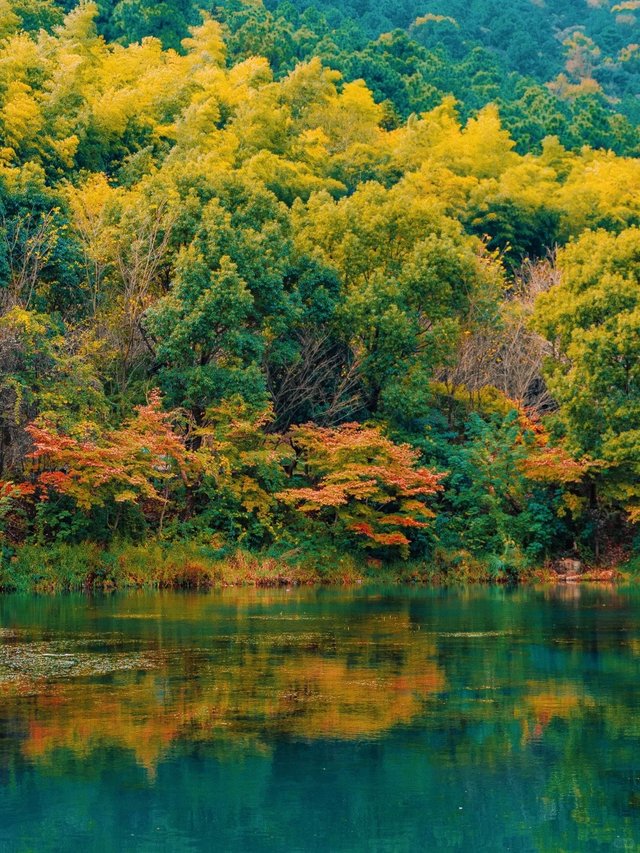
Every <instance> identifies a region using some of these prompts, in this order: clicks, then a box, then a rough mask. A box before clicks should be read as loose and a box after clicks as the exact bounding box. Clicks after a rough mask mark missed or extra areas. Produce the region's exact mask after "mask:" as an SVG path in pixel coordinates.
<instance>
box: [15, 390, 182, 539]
mask: <svg viewBox="0 0 640 853" xmlns="http://www.w3.org/2000/svg"><path fill="white" fill-rule="evenodd" d="M174 417H175V413H174V412H168V413H167V412H163V411H162V408H161V399H160V395H159V393H158V392H157V391H154V392H152V393H151V394H150V396H149V401H148V403H147V404H146V405H144V406H138V407H137V408H136V409H135V413H134V415H133V417H132V418H130V419H129V420H128V421H127V422H125V423H124V425H123V426H122V427H120V428H119V429H117V430H112V431H107V432H102V433H101V432H100V431H98V430H97V429H96V428H95V426H94V425H90V424H86V425H85V435H84V436H82V437H77V436H76V435H66V434H63V433H61V432H60V431H59V430H57V429H56V428H55V427H53V426H49V425H36V424H31V425H30V426H29V427H28V432H29V434H30V435H31V438H32V441H33V444H34V450H33V452H32V453H31V459H32V463H33V467H34V475H35V483H36V485H37V487H38V488H39V490H40V498H41V500H45V501H46V500H47V498H48V497H49V496H50V495H51V494H52V493H57V494H60V495H65V496H68V497H69V498H71V499H72V500H73V501H74V503H75V505H76V507H77V508H78V509H79V510H83V511H86V512H90V511H91V510H93V509H95V508H96V507H105V506H108V507H117V506H118V505H127V504H128V505H135V506H138V507H140V509H141V510H142V512H143V514H144V515H145V516H151V517H154V520H155V521H156V522H157V523H158V524H159V526H160V527H162V522H163V520H164V516H165V513H166V511H167V509H168V507H169V505H170V503H171V497H172V493H173V492H174V490H175V488H176V486H178V485H179V484H181V483H186V481H187V473H188V470H189V467H190V463H191V460H190V458H189V457H190V454H189V452H188V451H187V449H186V447H185V444H184V441H183V439H182V438H181V437H180V436H179V435H178V433H177V432H176V431H175V430H174V427H173V424H172V420H173V419H174ZM87 435H88V436H90V437H87ZM114 515H115V521H114V526H115V527H117V525H118V521H119V519H120V517H121V513H120V512H116V513H115V514H114Z"/></svg>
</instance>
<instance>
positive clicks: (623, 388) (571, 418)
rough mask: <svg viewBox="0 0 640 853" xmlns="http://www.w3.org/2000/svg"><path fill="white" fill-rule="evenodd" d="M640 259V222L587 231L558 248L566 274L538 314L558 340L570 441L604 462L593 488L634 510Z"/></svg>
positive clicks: (556, 378) (557, 384)
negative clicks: (616, 230)
mask: <svg viewBox="0 0 640 853" xmlns="http://www.w3.org/2000/svg"><path fill="white" fill-rule="evenodd" d="M639 259H640V230H639V229H638V228H630V229H628V230H626V231H623V232H622V233H621V234H619V235H617V236H616V235H615V234H608V233H607V232H605V231H602V230H600V231H596V232H587V233H586V234H584V235H583V236H582V237H581V238H580V239H579V240H577V241H575V242H574V243H572V244H571V245H569V246H568V247H567V248H566V249H564V250H563V251H562V252H561V253H560V255H559V265H560V268H561V270H562V272H563V279H562V281H561V283H560V284H558V285H556V286H555V287H553V288H551V290H549V291H548V292H547V293H545V294H543V295H542V296H541V297H540V300H539V303H538V308H537V312H536V319H535V322H536V326H537V328H538V329H539V330H540V331H541V332H542V333H543V334H544V335H545V336H546V337H547V339H548V340H549V341H551V342H552V343H553V345H554V358H553V359H552V360H551V361H550V362H549V365H548V369H547V379H548V382H549V388H550V390H551V392H552V394H553V395H554V397H555V398H556V400H557V401H558V403H559V404H560V412H559V419H560V422H561V424H562V427H563V429H564V430H566V435H567V441H568V447H569V449H570V450H571V451H572V452H573V453H574V454H576V455H583V454H584V455H587V456H588V457H589V458H590V459H591V460H593V461H594V462H599V463H602V466H601V469H600V472H599V473H598V474H597V476H595V481H594V488H595V486H596V485H598V486H599V487H600V488H601V489H602V492H603V497H604V498H606V499H608V500H610V501H613V502H614V503H619V504H622V505H623V506H626V507H627V508H629V509H630V510H631V511H635V508H636V507H637V506H638V505H639V504H640V488H639V486H638V484H639V483H640V479H639V475H640V432H639V430H638V423H639V422H640V288H639V287H638V285H639V283H640V260H639ZM594 500H595V495H594Z"/></svg>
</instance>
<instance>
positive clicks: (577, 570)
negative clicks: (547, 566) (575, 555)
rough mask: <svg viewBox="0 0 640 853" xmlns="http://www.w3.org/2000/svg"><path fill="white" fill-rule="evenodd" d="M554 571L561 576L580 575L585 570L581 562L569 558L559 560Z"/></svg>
mask: <svg viewBox="0 0 640 853" xmlns="http://www.w3.org/2000/svg"><path fill="white" fill-rule="evenodd" d="M554 569H555V570H556V572H558V574H561V575H580V574H582V570H583V569H582V563H581V562H580V560H572V559H570V558H569V557H567V558H565V559H564V560H558V561H557V563H556V564H555V565H554Z"/></svg>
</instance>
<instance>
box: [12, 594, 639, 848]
mask: <svg viewBox="0 0 640 853" xmlns="http://www.w3.org/2000/svg"><path fill="white" fill-rule="evenodd" d="M639 602H640V599H639V598H638V595H637V593H635V592H631V591H626V592H625V591H621V590H617V589H610V590H606V589H599V590H594V589H584V588H578V587H575V588H571V589H567V588H564V587H560V588H553V589H542V590H516V591H505V590H482V589H470V590H466V591H464V592H446V591H426V590H412V591H411V590H397V589H395V590H380V591H370V590H355V591H354V590H348V591H327V590H320V591H292V592H286V591H256V590H234V591H232V590H230V591H225V592H224V593H219V594H211V595H180V594H170V593H167V594H153V595H150V594H142V593H141V594H133V595H122V596H120V595H116V596H112V597H103V598H95V599H87V598H82V597H73V596H70V597H68V598H56V599H47V598H19V597H6V598H3V599H0V783H1V785H0V795H1V794H2V793H3V792H4V794H5V796H4V797H2V799H1V800H0V818H1V819H2V827H4V828H0V849H2V850H4V849H5V848H6V849H8V850H13V849H16V850H18V849H33V848H34V847H36V848H37V849H55V848H54V847H52V848H48V847H47V844H48V841H47V839H49V840H51V839H55V838H56V837H58V836H56V832H57V830H56V829H55V827H54V828H53V829H52V821H53V820H54V815H55V814H56V812H55V808H54V806H53V805H51V806H49V805H47V804H46V803H45V799H46V796H45V795H47V792H50V783H51V780H52V779H57V780H58V783H59V784H60V785H63V788H64V790H68V797H66V795H65V796H63V797H62V800H60V797H58V800H59V802H58V806H57V807H58V808H60V807H64V808H67V809H70V812H69V814H70V815H71V817H70V818H69V820H70V825H71V826H72V829H73V831H74V832H76V833H77V835H76V836H74V837H75V838H76V841H77V845H78V847H79V846H81V844H83V843H85V842H86V838H87V837H93V836H92V835H91V833H92V830H91V829H90V827H88V826H85V823H86V821H87V820H89V819H88V818H87V816H86V815H87V814H88V813H89V812H88V811H87V810H88V809H89V805H88V804H87V803H85V806H82V807H80V806H77V805H72V806H71V805H70V803H73V804H77V803H83V802H84V801H85V799H86V798H87V797H92V796H93V795H94V794H95V793H96V791H97V790H98V789H99V791H100V797H101V803H100V814H101V817H100V820H101V821H106V823H107V824H108V829H105V831H108V833H109V839H108V840H107V841H105V843H104V845H103V847H104V849H109V850H110V849H121V843H122V837H121V836H122V833H124V832H125V830H126V832H128V833H129V837H133V838H136V839H137V840H136V843H135V849H183V848H184V849H185V850H186V849H201V848H202V847H203V846H206V844H205V840H206V839H208V838H209V832H210V830H211V825H212V823H211V822H212V821H213V824H215V826H216V832H218V833H220V840H221V841H223V842H224V843H223V845H222V846H223V847H224V849H251V850H253V849H265V850H272V849H273V850H275V849H301V850H306V849H349V850H351V849H354V850H355V849H357V850H361V849H362V850H365V849H394V850H398V849H400V850H401V849H416V846H415V845H420V846H423V845H425V844H427V843H428V844H431V845H432V846H433V845H435V849H469V845H472V846H474V845H475V849H494V848H495V849H505V846H506V849H515V850H521V849H522V850H529V849H531V850H537V849H549V850H551V849H555V850H557V849H568V850H569V849H586V848H585V847H584V845H586V844H587V843H588V845H589V849H598V846H599V845H600V846H602V848H603V849H605V848H608V849H611V845H618V846H620V845H623V848H624V846H625V845H626V846H627V847H628V846H629V845H632V847H631V849H640V847H638V846H637V845H640V823H639V815H640V770H638V769H637V768H638V766H639V765H638V755H639V754H640V753H639V752H638V747H639V746H640V740H639V738H640V715H639V714H638V713H637V708H638V707H639V705H638V699H639V698H640V695H639V694H640V679H639V678H638V676H639V674H640V672H639V667H640V611H639V609H638V603H639ZM326 768H329V770H327V769H326ZM327 773H330V776H331V784H332V787H331V789H330V790H328V789H327V787H326V783H327ZM140 774H141V775H140ZM132 790H135V791H138V792H139V791H141V790H144V791H146V792H147V794H146V796H147V797H148V798H150V800H149V803H151V804H152V805H153V809H154V810H155V811H154V812H153V814H154V815H155V814H156V813H160V812H161V813H162V815H163V818H162V824H163V826H164V827H165V832H164V834H163V835H162V836H161V839H162V840H161V841H159V840H158V837H156V835H154V833H155V832H156V830H154V829H153V828H152V827H151V826H150V824H149V825H146V824H145V826H144V827H143V828H142V829H140V827H139V826H138V824H137V823H136V820H139V819H140V816H139V815H138V817H137V818H134V816H133V814H128V813H127V814H126V816H124V817H123V816H120V817H118V816H117V814H118V809H119V806H117V803H118V802H119V801H120V800H121V799H122V792H123V791H127V792H128V793H127V794H126V796H127V797H128V796H131V797H132V798H133V800H132V802H133V801H135V800H136V798H137V797H138V794H135V795H134V794H132V793H131V791H132ZM92 792H93V793H92ZM207 792H208V793H209V796H212V797H215V802H216V806H215V808H214V812H215V815H214V816H212V815H213V813H212V814H211V815H209V817H203V815H202V813H201V810H200V811H198V814H197V815H196V814H195V812H193V808H195V806H193V803H201V807H202V809H205V811H206V808H205V806H204V802H205V801H206V794H207ZM176 795H179V796H182V797H183V798H184V800H185V802H187V803H190V804H192V805H191V806H189V807H188V808H187V809H186V812H185V813H184V814H183V813H181V812H180V811H179V809H178V808H177V805H176V803H175V802H174V800H175V796H176ZM56 796H58V795H56ZM274 796H275V800H272V798H273V797H274ZM336 797H339V798H340V799H339V801H336V799H335V798H336ZM34 798H35V802H36V803H37V804H38V808H36V816H35V817H34V818H33V819H31V818H29V819H27V818H28V815H29V802H30V801H33V800H34ZM203 798H204V799H203ZM330 803H333V806H332V807H333V808H335V809H337V810H338V813H339V814H341V815H342V818H341V820H342V822H343V823H342V829H340V825H339V823H340V822H339V821H338V823H337V824H336V822H335V820H334V819H333V818H332V817H330V813H329V812H328V811H327V809H328V808H329V805H330ZM149 807H151V806H149ZM78 808H81V812H82V814H81V816H79V813H78V811H77V809H78ZM198 808H200V807H198ZM211 808H213V805H211ZM283 808H284V809H286V810H287V811H285V812H282V809H283ZM425 809H426V812H425ZM158 810H159V812H158ZM240 813H242V814H243V815H244V817H238V815H239V814H240ZM207 814H209V813H208V812H207ZM323 814H324V820H323ZM232 815H236V818H233V819H232ZM403 816H404V817H403ZM58 818H59V812H58V813H57V818H56V819H58ZM154 819H155V818H154ZM25 820H26V823H25ZM91 820H92V821H95V820H98V818H96V816H95V815H94V814H93V812H92V817H91ZM149 820H151V818H150V817H149ZM310 820H311V822H312V823H313V822H314V821H315V824H314V825H315V826H316V830H317V835H318V837H317V838H315V840H314V838H312V837H311V836H309V834H308V833H307V832H306V831H305V826H307V824H308V822H309V821H310ZM83 821H85V823H83ZM194 821H195V822H194ZM151 822H153V820H151ZM134 824H135V826H134ZM25 826H26V827H29V826H31V829H28V828H27V830H26V834H25V831H23V830H24V827H25ZM20 827H22V828H20ZM132 827H133V830H135V831H132ZM87 833H88V835H87ZM323 834H324V841H323ZM118 838H120V841H118ZM285 838H286V839H287V844H286V845H284V844H283V840H284V839H285ZM559 838H560V839H561V841H562V843H560V844H558V839H559ZM34 839H35V841H36V842H38V843H35V842H34ZM83 839H84V840H83ZM554 839H555V842H554ZM329 841H330V843H329ZM23 842H24V843H23ZM374 842H375V843H374ZM74 843H75V842H74ZM325 843H326V844H328V846H323V844H325ZM554 843H555V845H556V846H553V845H554ZM39 844H42V845H44V846H42V847H39V846H38V845H39ZM3 845H4V846H3ZM163 845H164V846H163ZM376 845H377V846H376ZM549 845H551V846H549ZM103 847H100V849H103ZM67 849H73V843H72V845H71V848H67ZM96 849H97V848H96ZM207 849H209V848H208V847H207Z"/></svg>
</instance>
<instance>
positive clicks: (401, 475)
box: [279, 424, 442, 556]
mask: <svg viewBox="0 0 640 853" xmlns="http://www.w3.org/2000/svg"><path fill="white" fill-rule="evenodd" d="M290 441H291V444H292V446H293V448H294V450H295V453H296V457H297V458H296V463H295V466H294V468H293V474H294V476H295V477H296V478H297V476H299V475H298V474H297V471H298V470H300V472H301V475H302V476H301V477H300V479H302V480H303V481H306V482H307V483H308V485H304V486H300V487H297V488H296V487H293V488H289V489H286V490H285V491H283V492H281V493H280V494H279V497H280V499H281V500H283V501H284V502H285V503H287V504H290V505H291V506H294V507H295V508H296V509H297V510H298V512H300V513H302V514H304V515H307V516H310V517H312V518H314V519H317V520H320V521H323V522H324V523H325V524H326V525H328V527H329V529H330V530H331V531H332V536H333V538H334V540H336V541H344V542H345V543H346V542H348V541H349V540H352V541H354V540H355V537H358V538H360V541H361V542H364V545H365V546H368V547H373V548H379V547H382V548H387V547H392V548H393V547H397V548H398V549H399V550H400V553H401V554H403V555H404V556H407V554H408V549H409V545H410V544H411V540H410V538H409V534H410V532H411V531H412V530H420V529H423V528H425V527H427V526H428V523H429V522H428V521H427V519H430V518H431V517H432V516H433V513H432V511H431V510H430V509H429V507H428V506H427V504H426V503H425V498H428V497H431V496H432V495H434V494H436V493H437V492H438V491H440V490H441V489H442V486H441V484H440V480H441V476H442V475H439V474H436V473H434V472H433V471H430V470H428V469H426V468H421V467H419V465H418V460H419V454H418V453H417V451H415V450H412V449H411V448H410V447H409V446H408V445H406V444H405V445H396V444H394V443H393V442H392V441H390V440H389V439H388V438H386V437H385V436H384V435H383V434H382V432H381V431H380V429H378V428H376V427H365V426H361V425H360V424H344V425H343V426H341V427H334V428H330V427H324V428H323V427H317V426H315V425H314V424H306V425H305V426H301V427H296V428H294V429H293V430H292V431H291V433H290Z"/></svg>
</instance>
